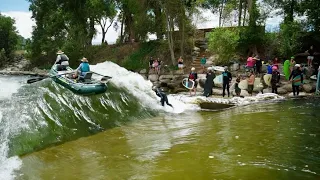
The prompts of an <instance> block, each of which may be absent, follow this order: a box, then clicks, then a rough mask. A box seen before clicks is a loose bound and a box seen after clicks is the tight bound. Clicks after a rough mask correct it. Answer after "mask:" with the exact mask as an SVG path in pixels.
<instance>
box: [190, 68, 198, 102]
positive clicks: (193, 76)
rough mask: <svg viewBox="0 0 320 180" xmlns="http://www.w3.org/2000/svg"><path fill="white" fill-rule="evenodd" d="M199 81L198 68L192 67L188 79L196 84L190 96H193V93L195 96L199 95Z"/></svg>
mask: <svg viewBox="0 0 320 180" xmlns="http://www.w3.org/2000/svg"><path fill="white" fill-rule="evenodd" d="M197 79H198V74H197V73H196V68H194V67H192V68H191V72H190V74H189V77H188V81H189V80H191V81H193V82H194V86H193V89H190V96H192V91H193V92H194V95H196V93H197V86H198V82H197Z"/></svg>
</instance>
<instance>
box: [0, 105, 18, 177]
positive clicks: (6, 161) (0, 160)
mask: <svg viewBox="0 0 320 180" xmlns="http://www.w3.org/2000/svg"><path fill="white" fill-rule="evenodd" d="M0 124H1V126H0V130H1V134H0V177H1V179H6V180H11V179H14V178H15V175H14V171H15V170H17V169H20V167H21V164H22V162H21V160H20V159H19V158H18V157H17V156H15V157H10V158H8V151H9V147H8V141H9V135H10V127H8V126H7V125H6V123H5V122H3V115H2V113H1V111H0Z"/></svg>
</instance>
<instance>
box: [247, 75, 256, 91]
mask: <svg viewBox="0 0 320 180" xmlns="http://www.w3.org/2000/svg"><path fill="white" fill-rule="evenodd" d="M255 78H256V77H255V75H254V72H253V70H251V71H250V75H249V77H248V93H249V94H250V96H252V92H253V87H254V81H255Z"/></svg>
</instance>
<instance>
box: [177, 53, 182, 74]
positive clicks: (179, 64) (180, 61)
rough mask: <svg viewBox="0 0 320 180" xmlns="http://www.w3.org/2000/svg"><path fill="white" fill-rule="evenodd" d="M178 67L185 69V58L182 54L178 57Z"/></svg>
mask: <svg viewBox="0 0 320 180" xmlns="http://www.w3.org/2000/svg"><path fill="white" fill-rule="evenodd" d="M178 68H179V70H182V71H183V59H182V56H180V57H179V59H178Z"/></svg>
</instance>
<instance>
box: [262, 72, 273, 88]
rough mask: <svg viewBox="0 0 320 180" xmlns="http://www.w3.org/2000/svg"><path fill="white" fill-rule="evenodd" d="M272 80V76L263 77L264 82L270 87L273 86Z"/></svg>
mask: <svg viewBox="0 0 320 180" xmlns="http://www.w3.org/2000/svg"><path fill="white" fill-rule="evenodd" d="M271 78H272V74H266V75H264V76H263V80H264V82H265V83H266V85H268V86H269V87H270V86H271Z"/></svg>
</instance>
